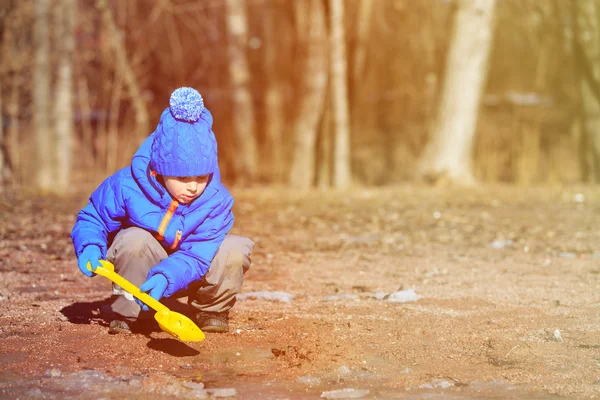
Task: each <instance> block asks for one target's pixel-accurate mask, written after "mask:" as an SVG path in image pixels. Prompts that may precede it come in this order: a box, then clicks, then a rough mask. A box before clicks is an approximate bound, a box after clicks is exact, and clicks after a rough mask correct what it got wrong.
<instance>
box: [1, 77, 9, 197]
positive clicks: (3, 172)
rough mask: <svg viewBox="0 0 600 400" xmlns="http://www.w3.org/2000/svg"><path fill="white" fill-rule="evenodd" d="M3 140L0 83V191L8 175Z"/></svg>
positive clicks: (4, 185)
mask: <svg viewBox="0 0 600 400" xmlns="http://www.w3.org/2000/svg"><path fill="white" fill-rule="evenodd" d="M4 141H5V137H4V112H3V109H2V84H1V83H0V193H2V192H3V191H4V188H5V187H6V182H7V181H8V178H9V175H10V167H9V165H8V157H6V156H5V154H6V148H7V146H6V143H5V142H4Z"/></svg>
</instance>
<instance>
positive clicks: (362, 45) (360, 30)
mask: <svg viewBox="0 0 600 400" xmlns="http://www.w3.org/2000/svg"><path fill="white" fill-rule="evenodd" d="M373 6H374V3H373V0H360V4H359V11H358V21H356V26H357V28H356V43H355V49H354V63H353V64H354V65H353V68H352V69H353V73H352V77H353V81H354V82H355V83H358V82H360V81H361V80H362V79H363V76H364V72H365V64H366V62H365V61H366V58H367V45H368V42H369V31H370V29H371V15H372V14H373Z"/></svg>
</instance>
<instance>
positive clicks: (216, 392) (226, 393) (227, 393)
mask: <svg viewBox="0 0 600 400" xmlns="http://www.w3.org/2000/svg"><path fill="white" fill-rule="evenodd" d="M206 391H207V392H208V394H210V395H212V396H213V397H232V396H235V395H237V390H235V388H224V389H206Z"/></svg>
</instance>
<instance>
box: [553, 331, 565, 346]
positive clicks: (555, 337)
mask: <svg viewBox="0 0 600 400" xmlns="http://www.w3.org/2000/svg"><path fill="white" fill-rule="evenodd" d="M552 340H554V341H555V342H559V343H562V342H563V338H562V335H561V334H560V331H559V330H558V329H556V330H555V331H554V332H553V333H552Z"/></svg>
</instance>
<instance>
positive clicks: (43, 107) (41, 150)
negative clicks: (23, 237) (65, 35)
mask: <svg viewBox="0 0 600 400" xmlns="http://www.w3.org/2000/svg"><path fill="white" fill-rule="evenodd" d="M49 5H50V4H49V0H35V5H34V7H35V21H34V26H33V38H34V52H35V56H34V59H35V62H34V66H33V129H34V132H35V142H36V148H37V154H36V160H37V164H36V184H37V187H38V189H40V190H41V191H42V192H50V191H52V183H53V182H52V171H53V170H54V168H53V165H52V150H51V149H52V133H53V130H52V126H51V125H50V113H49V110H50V39H49V38H50V34H49V29H48V13H49V11H48V9H49Z"/></svg>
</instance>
